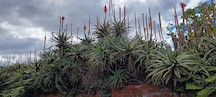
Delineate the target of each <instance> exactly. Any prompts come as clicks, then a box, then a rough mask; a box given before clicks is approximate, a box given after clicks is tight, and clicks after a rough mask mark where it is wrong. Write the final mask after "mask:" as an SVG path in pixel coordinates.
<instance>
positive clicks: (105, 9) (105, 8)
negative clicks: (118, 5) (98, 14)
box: [104, 5, 107, 13]
mask: <svg viewBox="0 0 216 97" xmlns="http://www.w3.org/2000/svg"><path fill="white" fill-rule="evenodd" d="M104 13H107V7H106V5H105V6H104Z"/></svg>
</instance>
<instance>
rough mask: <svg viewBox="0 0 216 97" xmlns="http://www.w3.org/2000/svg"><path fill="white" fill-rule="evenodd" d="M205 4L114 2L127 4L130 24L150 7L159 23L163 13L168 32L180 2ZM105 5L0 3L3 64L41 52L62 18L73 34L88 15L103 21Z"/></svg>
mask: <svg viewBox="0 0 216 97" xmlns="http://www.w3.org/2000/svg"><path fill="white" fill-rule="evenodd" d="M205 1H207V0H113V3H114V4H115V6H116V8H117V9H118V8H119V7H123V6H124V5H125V6H126V7H127V15H128V16H129V18H130V22H134V20H133V18H134V17H133V15H134V12H136V13H137V16H138V17H141V14H142V13H147V12H148V8H149V7H151V10H152V16H153V17H155V18H156V20H157V19H158V18H157V13H158V12H161V15H162V23H163V27H164V28H163V29H165V27H166V26H167V24H168V23H169V22H173V21H174V20H173V15H174V11H173V7H174V6H176V7H177V10H178V14H181V11H180V6H179V4H180V2H185V3H186V4H187V7H186V8H193V7H194V6H197V5H198V3H199V2H205ZM105 4H106V5H108V4H109V2H108V0H0V17H1V18H0V64H1V63H2V62H1V61H2V58H3V57H4V58H5V57H6V56H13V55H14V54H19V53H27V52H30V51H33V50H34V48H35V46H36V47H37V49H42V47H43V39H44V35H45V33H46V35H47V37H49V36H50V35H51V32H58V27H59V17H60V16H65V22H66V23H68V24H70V23H73V28H74V29H73V32H76V30H75V28H77V27H79V28H83V24H84V23H86V24H87V23H88V18H89V16H90V18H91V21H92V22H95V20H96V17H97V16H99V17H100V20H102V19H103V16H104V13H103V7H104V5H105ZM132 28H133V27H132ZM131 30H134V29H131ZM131 32H133V31H131ZM164 33H165V34H166V32H164ZM79 35H80V36H82V33H79ZM131 35H133V33H132V34H131Z"/></svg>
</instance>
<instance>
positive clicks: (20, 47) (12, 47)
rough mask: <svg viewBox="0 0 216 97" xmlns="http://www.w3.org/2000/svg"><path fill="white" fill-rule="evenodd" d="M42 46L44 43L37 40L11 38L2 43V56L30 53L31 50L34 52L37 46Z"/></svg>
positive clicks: (0, 51)
mask: <svg viewBox="0 0 216 97" xmlns="http://www.w3.org/2000/svg"><path fill="white" fill-rule="evenodd" d="M41 45H43V41H41V40H38V39H35V38H23V39H22V38H21V39H20V38H17V37H13V36H10V37H7V38H6V39H4V40H1V41H0V54H11V53H17V52H29V50H33V49H34V47H35V46H41Z"/></svg>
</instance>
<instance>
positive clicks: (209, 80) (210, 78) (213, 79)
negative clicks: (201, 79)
mask: <svg viewBox="0 0 216 97" xmlns="http://www.w3.org/2000/svg"><path fill="white" fill-rule="evenodd" d="M215 80H216V75H213V76H210V77H208V78H206V79H205V81H206V82H208V83H210V82H213V81H215Z"/></svg>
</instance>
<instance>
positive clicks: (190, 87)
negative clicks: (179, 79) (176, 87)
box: [185, 83, 203, 90]
mask: <svg viewBox="0 0 216 97" xmlns="http://www.w3.org/2000/svg"><path fill="white" fill-rule="evenodd" d="M185 88H186V89H187V90H200V89H202V88H203V86H201V85H195V84H193V83H187V84H186V86H185Z"/></svg>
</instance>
